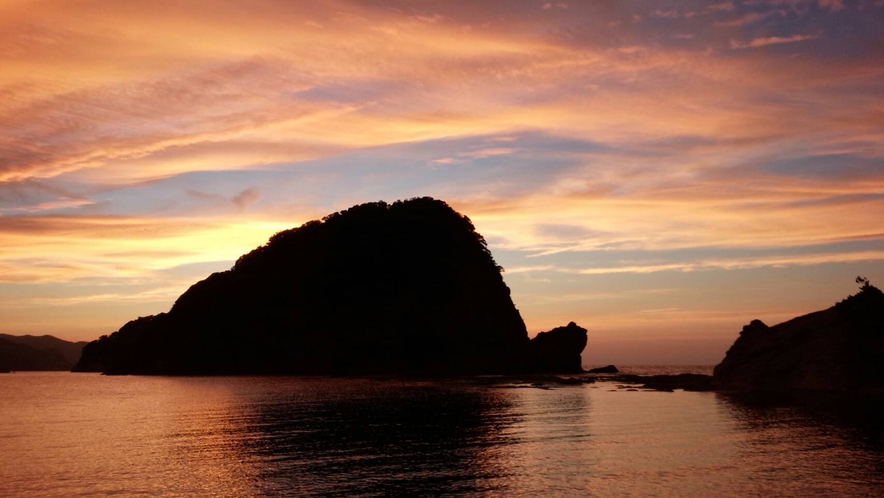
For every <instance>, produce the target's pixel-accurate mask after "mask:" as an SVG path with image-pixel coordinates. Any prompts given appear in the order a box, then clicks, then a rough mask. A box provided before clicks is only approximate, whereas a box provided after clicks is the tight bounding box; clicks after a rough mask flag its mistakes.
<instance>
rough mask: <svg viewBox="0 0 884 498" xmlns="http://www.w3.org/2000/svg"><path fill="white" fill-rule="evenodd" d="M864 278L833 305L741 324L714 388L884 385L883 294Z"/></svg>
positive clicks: (825, 388)
mask: <svg viewBox="0 0 884 498" xmlns="http://www.w3.org/2000/svg"><path fill="white" fill-rule="evenodd" d="M858 281H860V282H864V285H863V287H862V288H861V289H860V292H859V293H857V294H855V295H853V296H850V297H848V298H847V299H845V300H843V301H841V302H839V303H838V304H836V305H835V306H833V307H831V308H829V309H826V310H823V311H818V312H816V313H811V314H809V315H804V316H801V317H798V318H795V319H792V320H789V321H787V322H784V323H781V324H779V325H775V326H773V327H768V326H767V325H765V324H764V323H762V322H761V321H760V320H753V321H752V322H751V323H750V324H749V325H747V326H745V327H743V331H742V332H741V333H740V337H739V338H737V340H736V342H734V344H733V346H731V348H730V350H728V352H727V355H726V356H725V358H724V360H723V361H722V362H721V363H720V364H719V365H717V366H716V367H715V370H714V373H713V377H714V381H715V385H716V388H718V389H722V390H735V391H773V392H786V391H796V390H804V391H836V390H841V391H852V390H869V389H872V390H874V389H881V388H884V294H882V292H881V291H880V290H878V289H877V288H876V287H874V286H872V285H869V283H868V281H866V280H864V279H863V280H860V279H858Z"/></svg>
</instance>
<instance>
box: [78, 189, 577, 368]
mask: <svg viewBox="0 0 884 498" xmlns="http://www.w3.org/2000/svg"><path fill="white" fill-rule="evenodd" d="M502 271H503V269H502V268H501V267H500V266H498V265H497V264H496V263H495V261H494V259H493V258H492V256H491V253H490V251H489V250H488V248H487V245H486V243H485V240H484V238H483V237H482V236H481V235H480V234H478V233H477V232H476V231H475V228H474V226H473V224H472V223H471V222H470V220H469V218H467V217H466V216H463V215H461V214H459V213H457V212H456V211H454V210H453V209H451V208H450V207H449V206H448V205H447V204H445V203H444V202H442V201H439V200H435V199H431V198H418V199H411V200H408V201H399V202H395V203H393V204H387V203H384V202H376V203H369V204H362V205H358V206H354V207H352V208H350V209H347V210H345V211H341V212H338V213H334V214H332V215H329V216H326V217H325V218H323V219H322V220H321V221H318V220H317V221H311V222H308V223H305V224H304V225H302V226H301V227H299V228H294V229H291V230H286V231H283V232H280V233H277V234H276V235H274V236H273V237H272V238H271V239H270V241H269V242H268V243H267V244H266V245H264V246H261V247H258V248H257V249H255V250H253V251H251V252H250V253H248V254H246V255H244V256H242V257H240V258H239V259H238V260H237V261H236V264H235V265H234V266H233V268H231V269H230V270H228V271H224V272H219V273H215V274H212V275H211V276H209V277H208V278H206V279H205V280H203V281H201V282H198V283H196V284H194V285H193V286H192V287H191V288H190V289H188V290H187V291H186V292H185V293H184V294H182V295H181V296H180V297H179V298H178V300H177V301H176V302H175V304H174V305H173V306H172V308H171V310H170V311H169V312H167V313H160V314H158V315H154V316H148V317H141V318H138V319H136V320H133V321H131V322H129V323H127V324H125V325H124V326H123V327H122V328H120V330H119V331H117V332H114V333H113V334H111V335H109V336H103V337H101V338H100V339H99V340H97V341H93V342H92V343H90V344H89V345H87V346H86V347H85V348H84V349H83V355H82V357H81V359H80V361H79V362H78V363H77V365H76V367H75V368H74V370H75V371H99V372H104V373H107V374H155V375H214V374H218V375H230V374H325V375H363V374H414V375H463V374H506V373H578V372H582V368H581V366H580V353H581V352H582V351H583V348H584V347H585V345H586V329H583V328H581V327H579V326H577V325H576V324H574V323H573V322H572V323H570V324H568V325H567V326H565V327H558V328H556V329H553V330H551V331H549V332H545V333H541V334H539V335H538V336H537V337H536V338H534V339H533V340H529V338H528V334H527V331H526V328H525V324H524V322H523V321H522V317H521V315H520V314H519V311H518V310H517V309H516V307H515V305H514V304H513V302H512V299H511V298H510V290H509V288H508V287H507V286H506V284H505V283H504V281H503V278H502V276H501V272H502Z"/></svg>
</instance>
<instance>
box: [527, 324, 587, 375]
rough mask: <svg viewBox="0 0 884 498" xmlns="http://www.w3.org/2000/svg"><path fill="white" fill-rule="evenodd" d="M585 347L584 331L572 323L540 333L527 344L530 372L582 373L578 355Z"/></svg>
mask: <svg viewBox="0 0 884 498" xmlns="http://www.w3.org/2000/svg"><path fill="white" fill-rule="evenodd" d="M585 347H586V329H585V328H583V327H580V326H579V325H577V324H576V323H574V322H570V323H569V324H568V325H566V326H564V327H556V328H554V329H552V330H550V331H549V332H541V333H539V334H537V336H536V337H535V338H534V339H531V342H530V344H529V355H530V365H531V370H532V371H535V372H547V373H580V372H583V367H582V365H581V363H582V360H581V357H580V353H582V352H583V348H585Z"/></svg>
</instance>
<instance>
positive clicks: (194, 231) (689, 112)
mask: <svg viewBox="0 0 884 498" xmlns="http://www.w3.org/2000/svg"><path fill="white" fill-rule="evenodd" d="M881 60H884V2H882V1H880V0H856V1H850V0H844V1H841V0H819V1H816V0H751V1H750V0H745V1H724V2H722V1H711V2H699V1H691V2H673V3H667V2H662V3H661V2H653V1H634V2H592V3H588V4H583V3H580V4H577V3H564V2H518V3H512V2H482V3H480V4H476V3H475V2H447V3H444V4H442V5H437V4H436V3H433V2H425V1H410V2H409V1H403V2H399V1H395V2H393V1H391V2H384V1H368V0H366V1H362V2H359V1H320V2H311V3H310V4H309V5H307V4H300V3H296V4H291V3H290V2H282V1H274V0H261V1H257V2H249V3H248V6H246V5H245V4H241V3H239V2H233V1H219V2H212V3H211V5H210V6H209V4H206V3H204V2H202V3H201V2H168V3H166V2H154V3H151V4H150V5H146V4H142V3H137V2H132V3H130V2H58V1H52V0H50V1H42V2H35V1H29V0H7V1H0V67H2V71H0V96H2V97H3V98H2V99H0V242H2V243H0V269H2V271H0V316H3V317H4V320H3V324H2V325H0V333H11V334H26V333H30V334H44V333H46V334H52V335H55V336H57V337H60V338H64V339H70V340H90V339H94V338H97V337H98V336H99V335H102V334H108V333H110V332H113V331H115V330H117V329H118V328H119V327H120V326H122V325H123V324H124V323H125V322H126V321H127V320H129V319H132V318H135V317H136V316H139V315H146V314H152V313H158V312H161V311H166V310H168V309H169V307H170V306H171V304H172V303H173V302H174V300H175V298H176V297H177V296H178V295H179V294H181V292H183V291H184V290H186V288H187V287H188V286H189V285H190V284H192V283H195V282H196V281H197V280H200V279H202V278H205V277H206V276H208V274H209V273H211V272H212V271H219V270H224V269H227V268H229V267H230V266H231V265H232V263H233V261H235V260H236V258H237V257H238V256H239V255H241V254H243V253H245V252H247V251H249V250H251V249H253V248H254V247H256V246H258V245H261V244H263V243H265V242H266V241H267V239H268V238H269V237H270V236H271V235H272V234H273V233H275V232H277V231H280V230H282V229H285V228H290V227H294V226H298V225H300V224H301V223H303V222H306V221H309V220H311V219H317V218H321V217H322V216H324V215H326V214H329V213H331V212H334V211H337V210H340V209H345V208H347V207H349V206H351V205H354V204H358V203H362V202H369V201H377V200H385V201H388V202H392V201H394V200H397V199H405V198H410V197H418V196H425V195H429V196H433V197H436V198H439V199H443V200H445V201H446V202H448V203H449V204H450V205H451V206H452V207H454V208H455V209H456V210H458V211H460V212H461V213H463V214H465V215H467V216H469V217H470V218H471V219H472V220H473V222H474V223H475V225H476V227H477V230H478V231H479V232H480V233H482V234H483V235H484V236H485V238H486V239H487V240H488V242H489V247H490V249H491V251H492V254H493V255H494V257H495V259H496V260H497V262H498V263H499V264H501V265H502V266H503V267H504V268H505V269H506V270H507V271H506V273H504V278H505V280H506V282H507V284H508V285H509V286H510V288H511V289H512V291H513V300H514V301H515V304H516V306H517V307H518V308H519V309H520V311H521V313H522V316H523V318H524V319H525V322H526V324H527V326H528V329H529V331H530V332H531V333H532V334H533V333H536V332H539V331H541V330H548V329H550V328H552V327H554V326H557V325H561V324H564V323H567V322H568V321H572V320H573V321H576V322H577V323H579V324H581V325H582V326H584V327H586V328H588V329H589V345H588V346H587V352H586V353H585V354H584V358H585V361H587V362H588V363H599V362H608V359H610V362H614V361H619V362H621V363H624V362H632V363H646V361H645V359H648V358H652V357H653V356H652V354H651V353H652V352H653V351H652V350H653V349H654V348H656V350H657V351H658V352H660V354H659V358H660V360H659V363H672V362H677V363H685V362H688V363H715V362H717V361H718V360H719V359H720V358H721V356H723V354H724V350H725V349H726V348H727V346H728V345H729V344H730V343H731V342H732V341H733V339H734V338H735V337H736V335H737V334H738V333H739V330H740V327H741V326H742V325H743V324H746V323H748V322H749V321H750V320H751V319H753V318H761V319H763V320H765V321H768V322H772V323H776V322H778V321H782V320H785V319H788V318H791V317H793V316H796V315H800V314H805V313H808V312H811V311H815V310H817V309H822V308H825V307H828V306H830V305H831V304H833V303H834V302H835V301H836V300H839V299H842V298H843V297H845V296H847V294H849V293H852V292H854V291H855V289H856V286H855V285H854V282H853V278H854V277H855V276H856V275H864V276H866V277H868V278H870V279H871V281H872V283H873V284H878V285H880V282H882V281H884V65H882V64H881V62H880V61H881ZM637 344H644V346H637ZM651 345H653V346H651ZM682 347H683V348H684V349H685V350H686V351H687V350H690V351H688V352H679V351H678V350H679V348H682ZM645 350H647V351H645ZM630 358H632V359H630Z"/></svg>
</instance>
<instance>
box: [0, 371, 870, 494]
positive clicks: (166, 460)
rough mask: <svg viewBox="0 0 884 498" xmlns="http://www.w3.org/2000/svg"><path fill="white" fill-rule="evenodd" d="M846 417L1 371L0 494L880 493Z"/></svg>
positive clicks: (650, 399)
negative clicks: (6, 372) (7, 372)
mask: <svg viewBox="0 0 884 498" xmlns="http://www.w3.org/2000/svg"><path fill="white" fill-rule="evenodd" d="M612 390H613V391H612ZM852 415H857V416H851V412H850V411H848V416H847V417H846V418H845V417H841V416H834V415H831V414H830V413H829V412H817V411H814V410H807V409H803V408H802V409H799V408H783V407H779V408H774V407H753V406H751V405H746V404H743V403H741V402H737V401H734V400H731V399H729V398H728V397H725V396H722V395H717V394H714V393H690V392H680V391H676V392H674V393H664V392H648V391H627V390H624V389H620V390H617V389H616V387H615V385H614V384H610V383H600V384H596V385H595V386H590V385H585V386H574V387H559V388H554V389H538V388H530V387H522V388H519V387H513V386H510V387H500V386H496V387H495V386H488V385H481V384H480V383H477V382H471V381H458V382H453V381H447V382H412V381H401V380H363V379H304V378H284V377H280V378H272V377H252V378H229V377H228V378H199V377H195V378H152V377H103V376H100V375H93V374H69V373H16V374H5V375H0V496H3V497H16V496H65V497H68V496H90V497H91V496H310V495H322V496H327V495H357V496H388V495H420V496H428V495H429V496H433V495H491V496H540V495H543V496H884V444H882V438H881V428H880V422H881V421H880V420H878V419H876V415H875V414H872V415H871V416H868V417H863V416H858V414H852Z"/></svg>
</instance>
